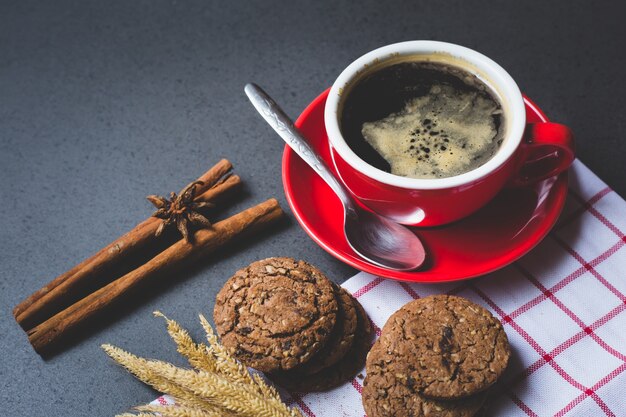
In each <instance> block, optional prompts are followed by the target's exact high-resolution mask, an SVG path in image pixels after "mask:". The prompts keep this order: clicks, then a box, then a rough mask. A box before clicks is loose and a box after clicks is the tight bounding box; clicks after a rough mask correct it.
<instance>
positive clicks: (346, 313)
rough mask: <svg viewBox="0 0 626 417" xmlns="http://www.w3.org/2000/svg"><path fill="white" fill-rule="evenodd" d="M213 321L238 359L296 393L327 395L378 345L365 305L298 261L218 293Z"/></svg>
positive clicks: (256, 266) (248, 271)
mask: <svg viewBox="0 0 626 417" xmlns="http://www.w3.org/2000/svg"><path fill="white" fill-rule="evenodd" d="M213 319H214V321H215V326H216V328H217V331H218V333H219V335H220V337H221V340H222V344H223V345H224V346H225V347H226V348H228V349H229V350H230V352H231V353H232V354H233V355H234V356H235V357H236V358H237V359H239V360H240V361H241V362H242V363H244V364H245V365H247V366H249V367H252V368H255V369H257V370H259V371H262V372H265V373H267V374H268V376H269V377H270V378H272V379H273V380H275V381H276V382H277V383H278V384H279V385H281V386H283V387H284V388H286V389H288V390H292V391H324V390H327V389H330V388H333V387H335V386H337V385H340V384H341V383H343V382H344V381H346V380H349V379H351V378H353V377H354V375H355V374H356V373H357V372H358V371H359V370H360V369H362V367H363V364H364V362H365V357H366V355H367V351H368V349H369V347H370V345H371V335H372V331H371V324H370V322H369V319H368V318H367V315H366V314H365V311H364V310H363V307H361V305H360V304H359V302H358V301H357V300H356V299H355V298H354V297H352V296H351V295H350V294H349V293H348V292H346V291H345V290H344V289H342V288H340V287H339V286H337V285H335V284H334V283H332V282H331V281H330V280H329V279H328V278H326V276H324V274H323V273H322V272H321V271H319V270H318V269H317V268H315V267H314V266H312V265H310V264H308V263H306V262H304V261H296V260H294V259H291V258H269V259H264V260H261V261H257V262H254V263H252V264H250V265H249V266H248V267H246V268H244V269H241V270H239V271H237V272H236V273H235V275H234V276H233V277H231V278H230V279H229V280H228V281H227V282H226V283H225V284H224V287H223V288H222V289H221V290H220V292H219V293H218V295H217V299H216V302H215V309H214V311H213Z"/></svg>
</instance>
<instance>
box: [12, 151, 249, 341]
mask: <svg viewBox="0 0 626 417" xmlns="http://www.w3.org/2000/svg"><path fill="white" fill-rule="evenodd" d="M231 170H232V164H231V163H230V162H229V161H228V160H226V159H222V160H221V161H219V162H218V163H217V164H215V165H214V166H213V167H212V168H211V169H209V170H208V171H207V172H206V173H204V174H203V175H202V176H201V177H200V178H198V181H202V182H203V183H204V184H203V185H198V186H197V189H196V195H198V196H199V197H197V199H198V200H200V201H208V200H213V199H216V198H218V197H219V196H220V195H223V194H224V193H226V192H228V191H229V190H231V189H233V188H234V187H236V186H238V185H239V183H240V179H239V177H237V176H231V177H228V178H226V179H225V180H224V181H222V182H221V183H218V184H217V185H216V186H215V187H214V188H211V186H212V185H214V184H216V183H217V182H219V181H220V180H221V179H223V177H224V176H225V175H227V174H228V173H229V172H230V171H231ZM160 222H161V220H159V219H157V218H154V217H149V218H148V219H146V220H144V221H143V222H141V223H139V224H138V225H137V226H135V228H133V229H132V230H131V231H129V232H128V233H126V234H125V235H123V236H122V237H120V238H118V239H117V240H115V241H114V242H112V243H110V244H109V245H108V246H106V247H104V248H103V249H101V250H100V251H99V252H97V253H96V254H95V255H93V256H92V257H90V258H89V259H86V260H85V261H83V262H81V263H80V264H78V265H76V266H75V267H73V268H72V269H70V270H69V271H67V272H65V273H64V274H61V275H59V276H58V277H56V278H55V279H54V280H53V281H51V282H50V283H48V284H46V285H45V286H44V287H43V288H41V289H40V290H38V291H36V292H35V293H33V294H32V295H31V296H29V297H28V298H27V299H26V300H24V301H22V302H21V303H20V304H18V305H17V306H16V307H15V308H14V309H13V315H14V316H15V319H16V321H17V322H18V323H19V324H20V325H21V326H22V328H24V329H25V330H28V329H30V328H32V327H34V326H35V325H37V324H39V323H41V322H42V321H44V320H45V319H47V318H48V317H50V316H51V315H53V314H55V313H57V312H59V311H60V310H62V309H63V308H65V307H67V306H68V305H69V304H71V303H72V302H74V301H76V299H77V297H80V296H81V294H80V292H81V290H82V289H84V287H85V286H88V284H89V281H92V280H95V279H96V277H99V276H103V275H113V274H112V271H113V270H115V268H116V267H118V266H119V265H120V264H124V263H126V262H128V261H129V260H130V259H132V258H133V257H134V256H136V255H137V254H140V253H143V251H146V250H147V249H148V248H150V246H151V245H152V246H153V245H155V244H156V243H157V242H158V239H155V237H154V234H155V231H156V229H157V228H158V226H159V224H160Z"/></svg>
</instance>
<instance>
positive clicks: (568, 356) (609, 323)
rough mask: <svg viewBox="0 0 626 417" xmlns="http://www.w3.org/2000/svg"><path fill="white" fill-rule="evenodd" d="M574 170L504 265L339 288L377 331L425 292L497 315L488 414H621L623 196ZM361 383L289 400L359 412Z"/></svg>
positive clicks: (363, 277) (578, 167)
mask: <svg viewBox="0 0 626 417" xmlns="http://www.w3.org/2000/svg"><path fill="white" fill-rule="evenodd" d="M572 178H574V179H575V181H571V185H570V187H571V188H570V193H569V197H568V201H567V204H566V206H565V209H564V211H563V214H562V215H561V219H560V221H559V223H558V224H557V225H556V226H555V228H554V229H553V231H552V232H551V233H550V234H549V235H548V236H547V237H546V239H545V240H544V241H543V242H542V243H541V244H540V245H539V246H538V247H536V248H535V249H534V250H532V251H531V252H530V253H529V254H528V255H526V256H525V257H523V258H522V259H520V260H519V261H518V262H516V263H514V264H513V265H511V266H509V267H506V268H504V269H502V270H500V271H497V272H495V273H492V274H489V275H486V276H483V277H481V278H478V279H474V280H470V281H461V282H457V283H450V284H441V285H424V284H408V283H404V282H398V281H393V280H386V279H383V278H380V277H376V276H373V275H370V274H366V273H359V274H357V275H356V276H354V277H352V278H351V279H349V280H348V281H346V282H345V283H344V284H343V287H345V288H346V289H347V290H349V291H350V292H351V293H352V294H353V295H354V296H355V297H356V298H357V299H358V300H359V301H360V302H361V304H362V305H363V307H364V308H365V310H366V311H367V313H368V314H369V316H370V318H371V320H372V322H373V323H374V326H375V329H376V333H377V334H380V328H381V327H382V326H383V325H384V324H385V322H386V321H387V318H388V317H389V316H390V315H391V314H392V313H393V312H394V311H396V310H397V309H399V308H400V307H402V305H404V304H405V303H407V302H409V301H411V300H413V299H415V298H419V297H424V296H426V295H430V294H440V293H447V294H456V295H460V296H462V297H466V298H468V299H470V300H472V301H474V302H476V303H478V304H481V305H483V306H484V307H486V308H487V309H489V310H490V311H491V312H492V313H493V314H494V315H495V316H496V317H498V318H499V319H500V320H501V321H502V323H503V325H504V329H505V331H506V333H507V335H508V337H509V341H510V343H511V347H512V351H513V355H512V357H511V362H510V365H509V368H508V369H507V372H506V374H505V375H504V376H503V378H502V380H501V381H500V382H499V386H498V389H497V391H496V394H495V395H494V398H493V399H492V401H491V405H490V406H489V407H488V409H487V411H486V415H487V416H507V417H509V416H533V417H535V416H540V417H543V416H581V417H596V416H605V415H606V416H617V417H620V416H626V372H625V371H626V247H625V246H626V236H625V234H624V233H625V231H626V202H624V200H623V199H622V198H621V197H619V196H618V195H617V194H615V193H614V192H612V190H611V189H609V188H608V187H607V186H606V184H604V183H603V182H602V181H601V180H600V179H599V178H598V177H596V176H595V175H594V174H593V173H592V172H591V171H590V170H589V169H588V168H587V167H585V166H584V165H583V164H582V163H580V162H579V161H576V162H575V163H574V165H573V166H572ZM363 373H364V371H363ZM362 384H363V380H362V379H361V378H359V377H357V378H355V379H353V380H352V381H350V382H347V383H345V384H344V385H343V386H341V387H339V388H336V389H334V390H332V391H329V392H325V393H310V394H298V393H291V394H287V396H286V401H287V403H288V404H293V405H295V406H297V407H299V408H300V409H301V411H302V412H303V415H305V416H308V417H336V416H341V417H364V415H365V412H364V411H363V407H362V405H361V389H362ZM171 401H172V399H171V398H169V397H166V396H165V397H161V398H159V399H157V400H156V401H155V403H157V404H158V403H161V404H168V403H171Z"/></svg>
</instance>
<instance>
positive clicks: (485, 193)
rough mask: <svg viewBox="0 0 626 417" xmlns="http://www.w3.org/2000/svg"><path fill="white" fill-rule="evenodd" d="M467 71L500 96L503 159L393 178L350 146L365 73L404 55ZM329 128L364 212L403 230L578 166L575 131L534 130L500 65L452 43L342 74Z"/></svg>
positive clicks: (389, 51) (405, 51)
mask: <svg viewBox="0 0 626 417" xmlns="http://www.w3.org/2000/svg"><path fill="white" fill-rule="evenodd" d="M416 55H420V57H419V59H424V60H428V61H432V62H441V63H446V64H448V65H453V66H457V67H461V68H463V69H464V70H466V71H468V72H471V73H472V74H474V75H476V76H477V77H478V78H479V79H480V80H481V81H482V82H484V83H485V84H487V85H488V86H489V87H490V88H491V90H492V91H493V92H494V93H495V94H496V95H497V96H498V99H499V101H500V103H501V104H502V107H503V111H504V115H505V117H504V120H505V123H506V126H505V135H504V139H503V141H502V144H501V145H500V148H499V149H498V151H497V152H496V153H495V155H494V156H493V157H492V158H491V159H490V160H488V161H487V162H486V163H484V164H483V165H481V166H479V167H478V168H476V169H473V170H471V171H469V172H466V173H463V174H460V175H456V176H452V177H447V178H436V179H430V178H429V179H415V178H408V177H402V176H398V175H393V174H391V173H389V172H385V171H383V170H380V169H378V168H375V167H374V166H372V165H370V164H368V163H367V162H365V161H364V160H363V159H361V158H360V157H358V156H357V155H356V153H355V152H354V151H353V150H352V149H351V148H350V147H349V146H348V144H347V143H346V141H345V139H344V137H343V135H342V133H341V129H340V119H339V118H340V117H341V114H340V109H341V106H342V103H343V99H342V96H343V95H345V94H348V95H349V94H350V87H351V85H352V84H353V83H354V81H355V80H356V79H358V77H359V76H360V75H361V74H362V73H363V72H364V71H368V72H369V71H373V70H375V68H376V67H378V66H384V65H385V62H386V61H388V60H393V61H394V62H395V61H401V60H402V57H403V56H407V57H412V59H414V57H415V56H416ZM324 121H325V125H326V131H327V132H328V138H329V141H330V150H331V156H332V158H333V162H334V164H335V168H336V169H337V172H338V173H339V176H340V178H341V180H342V182H343V183H344V184H345V185H346V186H347V187H348V189H349V190H350V192H351V193H352V194H353V195H354V196H355V197H357V198H358V199H359V200H360V201H361V202H362V203H363V204H364V205H366V206H367V207H369V208H370V209H372V210H373V211H375V212H376V213H379V214H381V215H383V216H385V217H388V218H391V219H393V220H395V221H397V222H399V223H403V224H407V225H413V226H437V225H441V224H446V223H450V222H453V221H455V220H458V219H461V218H463V217H465V216H468V215H470V214H471V213H473V212H475V211H476V210H478V209H479V208H481V207H482V206H484V205H485V204H487V203H488V202H489V201H490V200H491V199H492V198H493V197H494V196H495V195H496V194H497V193H498V192H499V191H500V190H501V189H502V188H503V187H506V186H524V185H528V184H531V183H534V182H537V181H540V180H542V179H545V178H548V177H551V176H554V175H557V174H559V173H560V172H562V171H564V170H566V169H568V167H569V166H570V164H571V163H572V161H573V160H574V139H573V135H572V133H571V131H570V130H569V128H567V127H566V126H564V125H561V124H557V123H533V124H527V123H526V112H525V109H524V99H523V97H522V93H521V92H520V90H519V88H518V87H517V84H516V83H515V81H513V78H511V76H510V75H509V74H508V73H507V72H506V71H505V70H504V69H503V68H502V67H500V66H499V65H498V64H497V63H495V62H494V61H492V60H491V59H489V58H487V57H486V56H484V55H482V54H480V53H478V52H476V51H473V50H471V49H468V48H465V47H462V46H459V45H454V44H450V43H445V42H435V41H409V42H401V43H396V44H393V45H388V46H384V47H382V48H379V49H376V50H374V51H372V52H369V53H367V54H365V55H363V56H362V57H360V58H359V59H357V60H356V61H354V62H353V63H352V64H350V65H349V66H348V67H347V68H346V69H345V70H344V71H343V72H342V73H341V75H339V77H338V78H337V80H336V81H335V83H334V84H333V86H332V87H331V89H330V92H329V95H328V100H327V101H326V107H325V112H324Z"/></svg>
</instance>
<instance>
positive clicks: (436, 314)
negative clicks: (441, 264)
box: [363, 295, 510, 417]
mask: <svg viewBox="0 0 626 417" xmlns="http://www.w3.org/2000/svg"><path fill="white" fill-rule="evenodd" d="M509 356H510V347H509V342H508V340H507V337H506V333H505V332H504V330H503V329H502V325H501V323H500V322H499V321H498V320H497V319H496V318H495V317H493V316H492V315H491V313H490V312H489V311H487V310H485V309H484V308H483V307H481V306H479V305H476V304H474V303H472V302H470V301H468V300H466V299H464V298H461V297H455V296H448V295H436V296H430V297H426V298H422V299H419V300H415V301H412V302H410V303H408V304H406V305H405V306H404V307H402V308H401V309H400V310H398V311H396V312H395V313H394V314H393V315H392V316H391V317H390V318H389V320H388V321H387V323H386V324H385V326H384V327H383V329H382V333H381V336H380V338H379V339H378V340H377V341H376V343H375V344H374V346H373V347H372V350H371V351H370V353H369V354H368V356H367V363H366V371H367V377H366V378H365V383H364V388H363V406H364V407H365V411H366V412H367V415H368V416H369V417H383V416H388V417H391V416H413V417H471V416H474V415H475V414H476V413H477V412H478V410H479V409H480V408H481V407H482V405H483V403H484V401H485V399H486V396H487V391H486V390H487V389H488V388H489V387H490V386H491V385H493V384H494V383H495V382H496V380H497V379H498V378H499V377H500V376H501V375H502V373H503V372H504V370H505V368H506V366H507V363H508V361H509Z"/></svg>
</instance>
